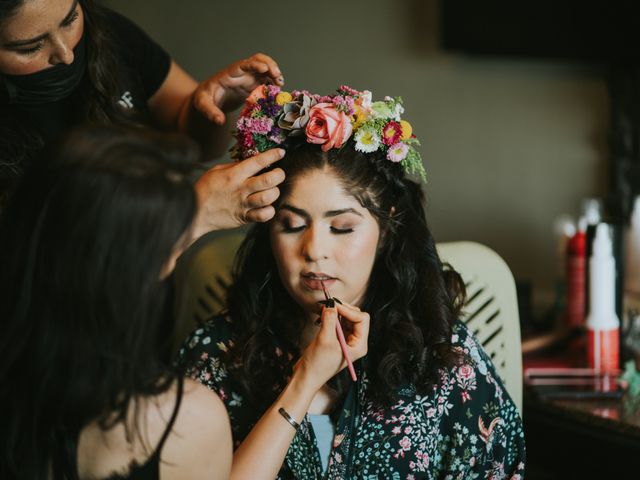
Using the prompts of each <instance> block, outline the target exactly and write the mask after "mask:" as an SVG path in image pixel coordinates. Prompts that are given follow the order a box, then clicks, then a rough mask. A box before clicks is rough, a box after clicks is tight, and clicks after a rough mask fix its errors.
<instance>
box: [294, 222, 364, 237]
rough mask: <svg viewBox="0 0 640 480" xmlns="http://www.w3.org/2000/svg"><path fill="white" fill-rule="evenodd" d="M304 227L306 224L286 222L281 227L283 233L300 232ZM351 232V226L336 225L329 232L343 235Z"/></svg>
mask: <svg viewBox="0 0 640 480" xmlns="http://www.w3.org/2000/svg"><path fill="white" fill-rule="evenodd" d="M305 227H306V225H301V226H299V227H291V226H289V225H288V224H286V223H285V224H284V226H283V227H282V229H283V230H284V232H285V233H297V232H301V231H302V230H304V229H305ZM352 232H353V228H336V227H331V233H333V234H334V235H345V234H347V233H352Z"/></svg>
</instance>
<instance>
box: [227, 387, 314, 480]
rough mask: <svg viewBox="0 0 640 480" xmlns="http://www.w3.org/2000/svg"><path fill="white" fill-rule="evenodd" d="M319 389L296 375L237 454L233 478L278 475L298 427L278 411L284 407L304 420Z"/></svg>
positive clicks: (290, 413)
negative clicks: (292, 424)
mask: <svg viewBox="0 0 640 480" xmlns="http://www.w3.org/2000/svg"><path fill="white" fill-rule="evenodd" d="M316 392H317V389H316V388H314V387H313V386H310V385H306V384H305V383H304V380H302V379H301V378H300V377H296V376H295V375H294V377H292V379H291V381H290V382H289V384H288V385H287V386H286V388H285V389H284V390H283V391H282V393H281V394H280V396H279V397H278V399H277V400H276V401H275V402H274V404H273V405H272V406H271V407H270V408H269V409H268V410H267V411H266V412H265V414H264V415H263V416H262V417H261V418H260V420H259V421H258V423H257V424H256V425H255V426H254V427H253V429H252V430H251V432H250V433H249V435H248V436H247V437H246V438H245V439H244V441H243V442H242V444H241V445H240V447H239V448H238V450H236V452H235V453H234V455H233V463H232V466H231V479H232V480H244V479H247V478H251V479H252V480H260V479H268V480H273V479H274V478H276V476H277V474H278V471H279V470H280V467H281V466H282V462H283V461H284V458H285V455H286V454H287V451H288V449H289V445H290V444H291V441H292V440H293V437H294V436H295V434H296V430H295V429H294V428H293V426H291V425H290V424H289V422H287V420H285V418H283V416H282V415H281V414H280V413H279V412H278V410H279V409H280V408H281V407H282V408H284V409H285V411H286V412H287V413H288V414H289V415H290V416H291V417H293V418H294V419H295V421H296V422H298V423H301V422H302V419H303V418H304V416H305V415H306V413H307V410H308V409H309V405H310V404H311V401H312V400H313V397H314V396H315V394H316Z"/></svg>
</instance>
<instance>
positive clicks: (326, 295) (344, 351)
mask: <svg viewBox="0 0 640 480" xmlns="http://www.w3.org/2000/svg"><path fill="white" fill-rule="evenodd" d="M320 284H321V285H322V292H323V293H324V298H325V300H326V301H327V303H328V304H329V305H330V304H331V303H332V302H333V299H332V297H331V296H330V295H329V292H327V288H326V287H325V286H324V282H323V281H322V280H320ZM336 335H337V336H338V342H339V343H340V348H341V349H342V355H343V356H344V359H345V360H346V361H347V368H348V369H349V373H350V374H351V379H352V380H353V381H354V382H355V381H356V380H357V379H358V377H357V376H356V370H355V369H354V368H353V363H352V362H351V359H350V358H349V351H348V350H347V341H346V340H345V338H344V332H343V331H342V326H341V325H340V317H338V322H337V323H336Z"/></svg>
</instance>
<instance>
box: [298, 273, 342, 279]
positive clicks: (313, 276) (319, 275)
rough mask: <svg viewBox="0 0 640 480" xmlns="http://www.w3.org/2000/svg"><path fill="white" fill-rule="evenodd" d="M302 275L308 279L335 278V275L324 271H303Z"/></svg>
mask: <svg viewBox="0 0 640 480" xmlns="http://www.w3.org/2000/svg"><path fill="white" fill-rule="evenodd" d="M302 276H303V277H304V278H308V279H310V280H335V277H332V276H331V275H327V274H326V273H316V272H307V273H303V274H302Z"/></svg>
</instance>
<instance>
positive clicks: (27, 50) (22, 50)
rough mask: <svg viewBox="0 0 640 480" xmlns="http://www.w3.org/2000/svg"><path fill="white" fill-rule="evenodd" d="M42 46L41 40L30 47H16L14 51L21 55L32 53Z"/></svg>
mask: <svg viewBox="0 0 640 480" xmlns="http://www.w3.org/2000/svg"><path fill="white" fill-rule="evenodd" d="M43 46H44V43H43V42H38V44H36V45H35V46H33V47H30V48H17V49H16V52H18V53H19V54H21V55H33V54H34V53H36V52H38V51H39V50H41V49H42V47H43Z"/></svg>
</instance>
